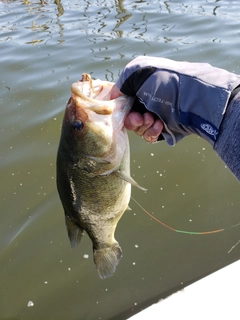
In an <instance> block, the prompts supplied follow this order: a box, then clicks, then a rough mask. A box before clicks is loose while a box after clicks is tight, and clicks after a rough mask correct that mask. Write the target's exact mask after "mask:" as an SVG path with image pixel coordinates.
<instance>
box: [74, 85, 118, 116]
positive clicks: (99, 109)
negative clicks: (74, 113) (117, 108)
mask: <svg viewBox="0 0 240 320" xmlns="http://www.w3.org/2000/svg"><path fill="white" fill-rule="evenodd" d="M93 81H94V80H93ZM107 89H108V91H110V89H111V88H107ZM103 90H104V85H102V86H101V88H100V89H99V90H98V91H96V90H95V88H93V87H91V83H89V81H84V82H81V81H78V82H75V83H73V84H72V86H71V91H72V99H73V101H74V103H75V105H76V107H77V108H83V109H89V110H91V111H93V112H95V113H97V114H102V115H110V114H112V113H113V105H112V103H111V101H109V100H98V99H97V97H98V95H99V94H100V93H101V92H102V91H103ZM106 91H107V90H106ZM85 92H86V93H87V94H86V93H85ZM86 111H87V110H86Z"/></svg>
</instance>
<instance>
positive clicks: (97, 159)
mask: <svg viewBox="0 0 240 320" xmlns="http://www.w3.org/2000/svg"><path fill="white" fill-rule="evenodd" d="M87 158H89V159H91V160H94V161H96V162H97V163H103V164H109V163H111V161H109V160H107V159H104V158H98V157H92V156H87Z"/></svg>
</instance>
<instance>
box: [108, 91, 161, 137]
mask: <svg viewBox="0 0 240 320" xmlns="http://www.w3.org/2000/svg"><path fill="white" fill-rule="evenodd" d="M109 94H110V99H116V98H117V97H119V96H121V95H123V93H122V92H121V91H120V90H119V89H118V88H117V86H116V85H114V86H113V87H112V89H111V90H110V92H109ZM124 125H125V127H126V128H127V129H128V130H131V131H134V132H135V133H136V134H137V135H139V136H142V137H143V138H144V139H145V140H146V141H147V142H156V141H157V140H158V137H159V135H160V134H161V132H162V130H163V128H164V124H163V122H162V121H161V120H160V119H154V116H153V115H152V113H151V112H145V113H143V114H141V113H139V112H136V111H131V112H130V113H129V114H128V115H127V117H126V119H125V122H124Z"/></svg>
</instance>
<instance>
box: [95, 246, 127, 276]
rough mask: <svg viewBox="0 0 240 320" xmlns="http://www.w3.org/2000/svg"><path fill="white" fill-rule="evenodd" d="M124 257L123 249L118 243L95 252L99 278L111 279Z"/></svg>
mask: <svg viewBox="0 0 240 320" xmlns="http://www.w3.org/2000/svg"><path fill="white" fill-rule="evenodd" d="M121 257H122V249H121V247H120V246H119V244H118V243H114V244H113V245H111V246H110V247H106V248H101V249H98V250H94V263H95V265H96V268H97V271H98V274H99V277H100V278H101V279H105V278H108V277H111V276H112V275H113V274H114V272H115V270H116V267H117V265H118V264H119V261H120V259H121Z"/></svg>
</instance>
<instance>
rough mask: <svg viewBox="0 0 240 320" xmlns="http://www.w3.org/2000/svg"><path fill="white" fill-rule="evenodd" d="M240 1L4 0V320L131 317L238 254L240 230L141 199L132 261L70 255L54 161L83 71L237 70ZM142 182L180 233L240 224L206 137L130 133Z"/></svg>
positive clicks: (127, 244)
mask: <svg viewBox="0 0 240 320" xmlns="http://www.w3.org/2000/svg"><path fill="white" fill-rule="evenodd" d="M239 10H240V5H239V3H238V1H220V0H218V1H204V0H200V1H199V0H198V1H197V0H195V1H184V2H181V1H157V0H154V1H129V0H126V1H120V0H119V1H117V0H116V1H111V0H110V1H104V0H98V1H93V2H92V1H91V2H90V1H83V0H78V1H75V0H73V1H67V0H66V1H60V0H59V1H57V0H55V1H53V0H52V1H51V0H49V1H47V0H46V1H37V0H36V1H30V0H25V1H19V0H17V1H7V0H6V1H0V49H1V73H0V90H1V96H0V106H1V118H0V122H1V136H0V139H1V154H0V168H1V225H0V234H1V238H0V268H1V272H0V319H16V320H17V319H24V320H27V319H29V320H34V319H44V320H48V319H49V320H50V319H54V320H65V319H71V320H74V319H76V320H79V319H94V320H95V319H127V318H128V317H130V316H131V315H133V314H135V313H136V312H138V311H139V310H141V309H142V308H144V307H146V306H148V305H149V304H151V303H153V302H155V301H157V300H158V299H160V298H161V297H165V296H166V295H167V294H169V293H170V292H172V291H175V290H177V289H179V288H182V287H184V286H186V285H187V284H188V283H191V282H192V281H195V280H196V279H199V278H201V277H203V276H204V275H206V274H209V273H211V272H213V271H215V270H217V269H219V268H221V267H223V266H225V265H227V264H229V263H231V262H233V261H236V260H238V259H239V258H240V251H239V250H240V249H239V248H240V247H239V246H236V247H235V248H234V249H233V250H232V251H231V252H229V251H230V249H231V248H232V247H233V246H234V245H235V244H236V243H237V242H238V241H239V237H240V236H239V228H229V229H226V231H224V232H221V233H217V234H214V235H204V236H196V235H195V236H194V235H185V234H180V233H175V232H173V231H170V230H169V229H167V228H164V227H163V226H162V225H160V224H158V223H157V222H156V221H154V220H153V219H151V218H150V217H149V216H147V215H146V214H145V213H144V212H143V211H142V209H141V208H140V207H139V206H137V205H136V204H135V202H133V201H131V203H130V206H131V208H132V211H128V212H126V213H125V215H124V216H123V218H122V219H121V221H120V222H119V225H118V228H117V232H116V238H117V240H118V241H119V243H120V244H121V247H122V249H123V258H122V260H121V262H120V264H119V266H118V267H117V271H116V273H115V275H114V276H113V277H111V278H109V279H106V280H101V279H100V278H99V277H98V275H97V272H96V269H95V267H94V264H93V261H92V248H91V242H90V240H89V239H88V237H87V236H84V238H83V240H82V243H81V245H80V246H79V247H78V248H76V249H75V250H71V249H70V245H69V241H68V239H67V234H66V230H65V225H64V215H63V209H62V206H61V204H60V201H59V198H58V194H57V191H56V181H55V180H56V174H55V159H56V152H57V147H58V142H59V136H60V129H61V122H62V117H63V111H64V108H65V105H66V101H67V100H68V98H69V95H70V86H71V84H72V83H73V82H75V81H76V80H77V79H79V78H80V77H81V74H82V73H83V72H88V73H91V74H92V76H93V77H96V78H101V79H106V80H109V81H116V80H117V78H118V76H119V74H120V72H121V70H122V68H123V67H124V66H125V65H126V63H127V62H129V61H130V60H131V59H133V58H134V57H136V56H138V55H140V54H141V55H142V54H146V55H157V56H163V57H168V58H171V59H175V60H188V61H199V62H209V63H211V64H213V65H214V66H218V67H222V68H225V69H227V70H229V71H232V72H236V73H240V63H239V47H240V43H239V42H240V41H239V23H240V18H239V14H237V12H239ZM129 137H130V144H131V171H132V175H133V176H134V179H136V180H137V181H138V183H139V184H141V185H143V186H144V187H146V188H147V189H148V191H147V192H146V193H144V192H142V191H141V190H136V189H134V188H133V191H132V195H133V197H134V199H136V200H137V201H138V202H139V203H140V204H141V205H142V206H144V208H145V209H147V210H148V211H149V212H151V213H153V214H154V215H155V216H156V217H158V218H159V219H160V220H162V221H164V222H165V223H167V224H169V225H170V226H172V227H173V228H176V229H183V230H191V231H208V230H213V229H219V228H227V227H228V226H231V225H234V224H236V223H239V222H240V200H239V191H238V190H239V184H238V182H237V181H236V179H235V178H234V177H233V176H232V174H231V173H230V172H229V170H228V169H227V168H225V166H224V164H223V163H222V161H221V160H220V159H219V158H218V157H217V156H216V155H215V154H214V152H213V151H212V149H211V147H210V145H208V144H207V143H206V142H205V141H203V140H201V139H200V138H197V137H196V136H191V137H188V138H186V139H184V140H183V141H182V142H180V143H179V144H178V145H177V146H176V147H174V148H171V147H168V146H167V145H166V144H165V143H164V142H161V143H158V144H154V145H151V144H147V143H145V142H144V141H143V140H142V139H141V138H139V137H137V136H135V135H134V134H132V133H130V134H129Z"/></svg>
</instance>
